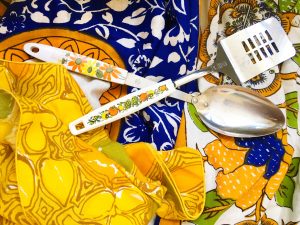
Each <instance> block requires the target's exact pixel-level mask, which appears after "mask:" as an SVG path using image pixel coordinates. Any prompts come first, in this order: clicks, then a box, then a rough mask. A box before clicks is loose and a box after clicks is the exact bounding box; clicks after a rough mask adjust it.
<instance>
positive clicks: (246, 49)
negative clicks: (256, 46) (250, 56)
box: [242, 41, 250, 52]
mask: <svg viewBox="0 0 300 225" xmlns="http://www.w3.org/2000/svg"><path fill="white" fill-rule="evenodd" d="M242 45H243V47H244V49H245V51H246V52H249V50H250V49H249V47H248V45H247V44H246V42H244V41H242Z"/></svg>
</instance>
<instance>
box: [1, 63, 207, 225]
mask: <svg viewBox="0 0 300 225" xmlns="http://www.w3.org/2000/svg"><path fill="white" fill-rule="evenodd" d="M0 80H1V82H0V109H1V110H0V179H1V181H0V182H1V189H0V190H1V192H0V197H1V201H0V216H1V217H0V224H18V225H23V224H45V225H46V224H47V225H48V224H57V225H58V224H64V225H79V224H111V225H121V224H122V225H142V224H148V222H149V221H150V219H151V218H152V217H153V216H154V215H155V213H157V214H158V215H160V216H161V217H162V218H165V219H171V220H191V219H196V218H197V217H199V215H200V214H201V212H202V210H203V203H204V198H205V197H204V192H205V190H204V180H203V173H204V169H203V162H202V157H201V155H200V153H199V152H198V151H197V150H193V149H189V148H178V149H174V150H172V151H168V152H156V151H155V150H154V149H153V148H152V147H151V145H149V144H145V143H137V144H130V145H125V146H123V145H121V144H119V143H116V142H113V141H111V140H110V138H109V137H108V134H107V132H106V130H104V129H102V128H99V129H97V130H94V131H93V132H91V133H87V134H84V135H82V136H80V137H76V136H73V135H72V134H71V133H70V132H69V129H68V123H69V122H71V121H72V120H74V119H76V118H78V117H80V116H81V115H83V114H85V113H87V112H89V111H90V110H91V107H90V105H89V104H88V101H87V99H86V98H85V96H84V95H83V93H82V91H81V90H80V88H79V87H78V86H77V84H76V82H75V81H74V80H73V78H72V77H71V76H70V75H69V74H68V72H67V71H66V70H65V69H64V67H62V66H59V65H55V64H50V63H16V62H8V61H1V65H0Z"/></svg>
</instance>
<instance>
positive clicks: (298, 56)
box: [292, 6, 300, 66]
mask: <svg viewBox="0 0 300 225" xmlns="http://www.w3.org/2000/svg"><path fill="white" fill-rule="evenodd" d="M299 9H300V6H299ZM299 9H298V10H299ZM294 47H295V49H296V55H295V56H294V57H293V58H292V59H293V60H294V61H295V63H297V64H298V66H300V43H297V44H294Z"/></svg>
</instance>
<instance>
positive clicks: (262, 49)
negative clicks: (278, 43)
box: [260, 47, 268, 58]
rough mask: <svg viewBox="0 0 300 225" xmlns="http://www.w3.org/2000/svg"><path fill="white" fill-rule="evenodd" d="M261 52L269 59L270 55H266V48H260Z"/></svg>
mask: <svg viewBox="0 0 300 225" xmlns="http://www.w3.org/2000/svg"><path fill="white" fill-rule="evenodd" d="M260 51H261V53H262V54H263V55H264V56H265V58H267V57H268V55H267V53H266V51H265V48H264V47H261V48H260Z"/></svg>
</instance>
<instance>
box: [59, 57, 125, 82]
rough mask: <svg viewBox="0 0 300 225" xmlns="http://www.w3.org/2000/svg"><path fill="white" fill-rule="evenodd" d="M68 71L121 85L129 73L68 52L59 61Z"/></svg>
mask: <svg viewBox="0 0 300 225" xmlns="http://www.w3.org/2000/svg"><path fill="white" fill-rule="evenodd" d="M59 62H60V63H61V64H63V65H64V66H65V67H66V68H67V69H68V70H71V71H74V72H79V73H82V74H84V75H88V76H90V77H96V78H99V79H102V80H107V81H111V82H115V83H119V84H124V82H125V78H126V74H127V71H126V70H123V69H121V68H118V67H116V66H113V65H110V64H107V63H104V62H101V61H99V60H96V59H93V58H89V57H86V56H83V55H79V54H75V53H72V52H66V54H65V56H64V57H63V58H62V59H61V60H59Z"/></svg>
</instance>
